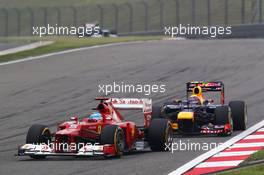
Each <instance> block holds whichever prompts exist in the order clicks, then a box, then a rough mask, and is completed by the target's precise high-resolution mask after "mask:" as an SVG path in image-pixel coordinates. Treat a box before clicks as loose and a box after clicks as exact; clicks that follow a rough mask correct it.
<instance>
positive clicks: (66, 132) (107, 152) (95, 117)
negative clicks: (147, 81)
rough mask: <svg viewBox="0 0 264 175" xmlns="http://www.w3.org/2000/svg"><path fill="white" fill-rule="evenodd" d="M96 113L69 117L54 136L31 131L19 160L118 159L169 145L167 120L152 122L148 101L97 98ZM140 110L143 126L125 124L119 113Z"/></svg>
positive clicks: (38, 127)
mask: <svg viewBox="0 0 264 175" xmlns="http://www.w3.org/2000/svg"><path fill="white" fill-rule="evenodd" d="M97 100H100V103H99V104H98V106H97V107H96V108H95V110H96V112H94V113H92V114H91V115H89V116H87V117H84V118H83V119H82V120H81V121H79V120H78V117H76V116H75V117H71V119H70V121H65V122H63V123H60V124H58V129H57V131H56V132H55V133H51V132H50V130H49V129H48V128H47V127H46V126H43V125H37V124H35V125H33V126H31V127H30V129H29V131H28V133H27V138H26V144H24V145H22V146H19V148H18V156H30V157H32V158H35V159H41V158H45V157H46V156H66V155H72V156H99V155H101V156H106V157H108V156H121V155H122V154H123V153H124V152H129V151H133V150H144V149H145V148H147V147H150V148H151V150H153V151H164V150H166V149H165V148H167V147H168V146H169V145H170V144H171V142H172V128H171V125H170V123H169V122H168V121H167V120H166V119H153V120H152V119H151V114H152V104H151V100H150V99H135V98H125V99H119V98H109V99H107V98H97ZM118 109H122V110H142V111H143V115H144V125H143V126H137V125H136V124H135V123H134V122H131V121H124V119H123V116H122V115H121V113H120V112H119V111H118Z"/></svg>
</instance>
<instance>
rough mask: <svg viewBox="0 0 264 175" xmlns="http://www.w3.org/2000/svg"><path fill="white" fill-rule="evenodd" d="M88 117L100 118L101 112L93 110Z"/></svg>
mask: <svg viewBox="0 0 264 175" xmlns="http://www.w3.org/2000/svg"><path fill="white" fill-rule="evenodd" d="M88 118H89V119H94V120H101V119H102V114H101V113H100V112H93V113H92V114H91V115H90V116H89V117H88Z"/></svg>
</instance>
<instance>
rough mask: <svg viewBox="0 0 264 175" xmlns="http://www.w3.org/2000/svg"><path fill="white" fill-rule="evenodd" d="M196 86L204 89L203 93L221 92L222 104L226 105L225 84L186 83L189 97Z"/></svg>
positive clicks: (214, 82)
mask: <svg viewBox="0 0 264 175" xmlns="http://www.w3.org/2000/svg"><path fill="white" fill-rule="evenodd" d="M196 86H200V87H201V88H202V92H203V93H206V92H220V94H221V96H220V98H221V99H220V101H221V104H224V103H225V89H224V83H223V82H221V81H208V82H206V81H191V82H187V83H186V91H187V97H188V96H189V95H190V93H191V92H192V90H193V88H194V87H196Z"/></svg>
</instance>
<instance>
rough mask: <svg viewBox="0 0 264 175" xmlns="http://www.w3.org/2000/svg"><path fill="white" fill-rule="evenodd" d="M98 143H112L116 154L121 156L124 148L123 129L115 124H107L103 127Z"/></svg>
mask: <svg viewBox="0 0 264 175" xmlns="http://www.w3.org/2000/svg"><path fill="white" fill-rule="evenodd" d="M100 143H101V144H102V145H104V144H111V145H114V147H115V151H116V156H117V157H120V156H122V155H123V152H124V148H125V135H124V132H123V130H122V129H121V128H120V127H119V126H117V125H107V126H105V127H103V129H102V132H101V136H100Z"/></svg>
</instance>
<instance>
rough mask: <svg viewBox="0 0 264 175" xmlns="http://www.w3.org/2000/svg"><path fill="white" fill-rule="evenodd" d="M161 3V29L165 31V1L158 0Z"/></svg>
mask: <svg viewBox="0 0 264 175" xmlns="http://www.w3.org/2000/svg"><path fill="white" fill-rule="evenodd" d="M158 1H159V3H160V28H161V30H163V26H164V0H158Z"/></svg>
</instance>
